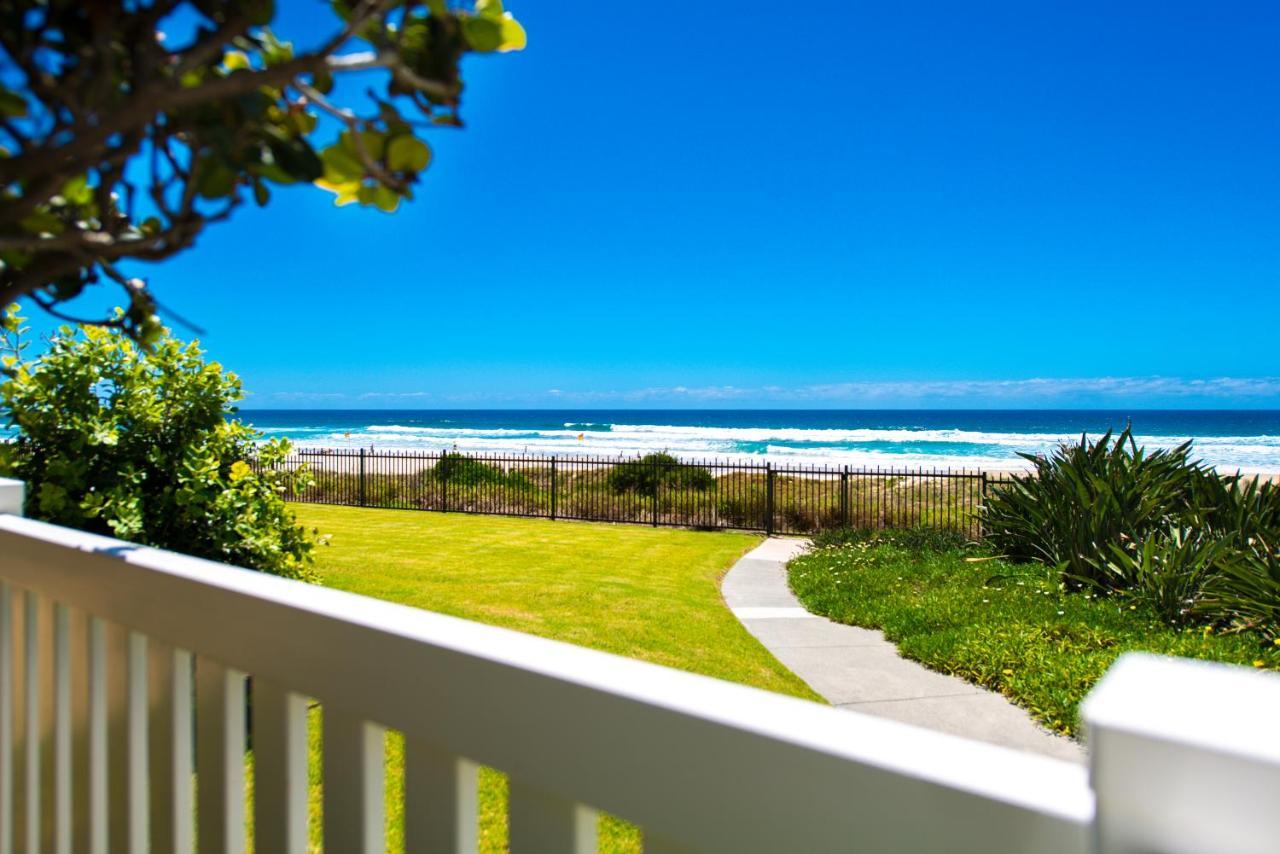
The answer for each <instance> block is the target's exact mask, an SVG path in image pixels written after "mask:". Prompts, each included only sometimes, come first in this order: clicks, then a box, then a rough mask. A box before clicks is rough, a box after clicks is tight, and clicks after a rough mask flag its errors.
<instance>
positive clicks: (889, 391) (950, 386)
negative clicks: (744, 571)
mask: <svg viewBox="0 0 1280 854" xmlns="http://www.w3.org/2000/svg"><path fill="white" fill-rule="evenodd" d="M260 398H265V399H270V400H277V401H280V402H282V403H301V402H308V401H313V402H328V403H336V402H340V401H343V400H347V401H351V402H356V403H359V402H369V401H376V400H385V401H406V400H431V401H433V402H437V403H442V404H488V405H497V404H507V405H521V404H524V405H536V404H539V403H549V402H555V403H557V404H560V405H582V406H590V405H606V404H617V405H630V404H650V405H652V404H675V405H689V404H731V403H738V404H740V405H754V404H794V405H803V404H814V405H846V406H871V405H877V404H879V405H902V404H915V405H922V406H929V405H956V404H961V403H971V404H973V405H975V406H992V405H996V406H999V405H1005V406H1008V407H1010V408H1019V407H1026V406H1032V407H1034V406H1045V405H1049V404H1053V403H1061V404H1063V405H1070V406H1102V405H1108V404H1118V405H1130V406H1132V405H1151V404H1161V403H1163V404H1167V405H1178V404H1193V403H1194V404H1202V405H1211V404H1213V403H1222V404H1233V405H1239V404H1244V403H1250V404H1271V405H1274V404H1280V377H1210V378H1185V377H1163V376H1149V377H1078V378H1056V377H1032V378H1028V379H1014V380H887V381H881V380H856V381H850V382H835V383H813V384H806V385H798V386H784V385H776V384H775V385H762V386H736V385H707V386H692V387H691V386H685V385H675V386H651V387H646V388H637V389H584V390H578V391H575V390H571V389H564V388H552V389H547V390H546V391H542V392H530V393H513V392H482V391H476V392H464V393H451V394H440V393H433V392H428V391H408V392H366V393H363V394H354V395H348V394H342V393H337V392H306V391H289V392H274V393H271V394H267V395H262V396H260Z"/></svg>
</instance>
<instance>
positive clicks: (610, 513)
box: [280, 449, 1012, 539]
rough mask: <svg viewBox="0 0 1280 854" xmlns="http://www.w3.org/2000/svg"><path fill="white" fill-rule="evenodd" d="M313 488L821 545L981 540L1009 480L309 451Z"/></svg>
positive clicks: (378, 501)
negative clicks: (823, 537)
mask: <svg viewBox="0 0 1280 854" xmlns="http://www.w3.org/2000/svg"><path fill="white" fill-rule="evenodd" d="M280 465H281V466H283V467H284V468H287V469H289V470H294V471H296V470H298V469H300V468H302V467H304V466H305V467H306V470H307V471H308V472H309V473H310V475H311V478H312V480H313V481H314V483H313V484H312V485H311V486H310V487H308V488H307V489H305V490H303V491H302V492H300V493H297V494H293V495H290V499H291V500H295V501H302V502H309V503H314V504H342V505H349V506H357V507H384V508H392V509H402V510H435V511H441V512H450V513H486V514H495V515H503V516H537V517H543V518H548V519H582V520H591V521H597V522H630V523H635V524H647V525H654V526H658V525H666V526H677V527H687V528H710V529H722V528H736V529H745V530H753V531H765V532H767V533H770V534H812V533H814V532H816V531H819V530H822V529H826V528H838V527H858V528H908V527H921V526H927V527H935V528H943V529H948V530H953V531H957V532H959V533H962V534H964V535H966V536H969V537H971V538H974V539H978V538H980V537H981V536H982V530H981V525H980V523H979V520H978V515H977V511H978V508H979V506H980V505H981V503H982V501H983V499H984V497H985V496H986V495H987V494H988V493H989V491H990V490H991V489H993V488H998V487H999V485H1000V484H1001V483H1008V482H1010V481H1011V479H1012V476H1011V475H1008V474H1003V473H1001V474H994V473H989V472H982V471H952V470H940V469H880V468H876V469H859V468H851V467H849V466H821V465H785V466H775V465H773V464H772V463H752V462H726V461H719V460H701V461H691V460H683V461H674V460H670V459H667V458H663V457H654V456H651V457H641V458H625V459H618V458H602V457H553V456H523V455H470V454H460V453H457V452H448V451H446V452H437V453H429V452H422V451H406V452H398V451H378V452H373V451H368V450H364V449H359V450H353V449H303V450H298V451H295V452H294V453H293V454H292V455H291V456H290V457H289V458H288V459H287V460H286V461H285V462H283V463H282V464H280Z"/></svg>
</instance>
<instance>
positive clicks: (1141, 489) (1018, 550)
mask: <svg viewBox="0 0 1280 854" xmlns="http://www.w3.org/2000/svg"><path fill="white" fill-rule="evenodd" d="M1190 453H1191V443H1190V442H1187V443H1185V444H1183V445H1179V446H1178V447H1176V448H1173V449H1161V450H1156V451H1152V452H1148V451H1146V450H1145V449H1143V448H1140V447H1138V445H1137V443H1136V442H1135V441H1134V439H1133V434H1132V432H1131V431H1130V430H1129V429H1128V428H1126V429H1125V430H1124V431H1123V432H1121V433H1120V434H1119V435H1117V436H1115V437H1114V439H1113V438H1112V433H1111V432H1110V431H1108V432H1107V433H1106V434H1105V435H1103V436H1102V437H1101V438H1099V439H1097V440H1096V441H1091V440H1090V439H1089V438H1088V437H1087V436H1082V437H1081V439H1080V442H1079V443H1078V444H1074V445H1063V446H1060V447H1059V448H1057V449H1056V450H1055V451H1054V452H1053V453H1052V454H1050V455H1049V456H1048V457H1041V456H1033V455H1031V454H1023V455H1022V456H1023V457H1024V458H1026V459H1027V460H1028V461H1030V462H1031V463H1032V464H1033V465H1034V467H1035V471H1034V474H1030V475H1027V476H1022V477H1017V478H1015V479H1014V481H1013V482H1012V483H1011V484H1009V485H1008V486H1004V487H1002V488H1000V489H999V490H997V491H994V492H993V493H992V494H991V495H990V496H989V497H988V498H987V500H986V502H984V504H983V506H982V507H981V509H980V513H981V515H982V522H983V529H984V530H985V531H986V534H987V537H988V539H989V541H990V542H991V544H992V545H993V546H994V547H995V548H996V549H998V550H1000V551H1002V552H1004V553H1005V554H1007V555H1008V556H1010V557H1013V558H1017V559H1023V560H1037V561H1041V562H1043V563H1046V564H1049V565H1050V566H1053V567H1056V568H1057V569H1058V570H1059V571H1060V572H1061V573H1062V576H1063V579H1064V580H1065V581H1067V582H1068V583H1069V584H1071V585H1073V586H1080V585H1088V584H1093V585H1098V586H1101V587H1108V588H1110V587H1113V586H1115V582H1116V577H1115V575H1114V573H1112V572H1110V571H1109V570H1108V569H1107V566H1106V561H1107V560H1108V559H1110V558H1111V557H1112V556H1113V554H1114V552H1113V548H1120V549H1125V548H1126V547H1127V546H1129V545H1130V544H1135V543H1140V542H1142V541H1143V540H1144V539H1145V538H1146V536H1147V534H1148V533H1149V532H1151V531H1155V530H1159V529H1167V528H1168V527H1169V525H1170V524H1171V523H1174V522H1176V521H1177V520H1178V519H1179V518H1180V517H1181V516H1182V515H1183V514H1184V513H1185V512H1186V510H1187V509H1188V507H1190V506H1191V497H1192V495H1193V493H1194V490H1195V486H1196V484H1197V483H1198V482H1199V481H1200V480H1201V479H1202V478H1204V477H1206V475H1210V474H1211V472H1209V470H1207V469H1206V468H1205V467H1204V466H1203V464H1201V463H1200V462H1198V461H1193V460H1192V459H1191V457H1190Z"/></svg>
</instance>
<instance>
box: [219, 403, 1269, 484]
mask: <svg viewBox="0 0 1280 854" xmlns="http://www.w3.org/2000/svg"><path fill="white" fill-rule="evenodd" d="M241 417H242V418H243V419H244V420H245V421H247V422H249V423H251V424H253V425H254V426H255V427H257V428H258V429H260V430H262V431H263V432H264V433H265V434H266V435H267V436H269V437H273V436H287V437H289V438H290V439H292V440H294V441H295V442H296V443H297V444H299V445H304V446H308V447H331V448H354V447H365V448H370V447H371V448H373V449H374V450H407V449H423V450H432V451H439V450H442V449H455V448H456V449H457V450H460V451H464V452H473V453H477V452H484V453H494V452H501V453H530V454H535V453H536V454H560V455H564V454H582V455H592V456H608V457H618V456H633V455H637V454H645V453H649V452H652V451H667V452H669V453H671V454H674V455H676V456H679V457H682V458H687V459H701V458H718V459H744V458H750V459H756V460H763V459H770V460H775V461H778V462H780V463H781V462H787V463H795V462H803V463H829V464H849V465H857V466H912V467H915V466H938V467H953V468H977V467H983V468H988V469H1009V468H1018V467H1023V466H1025V461H1024V460H1022V458H1021V457H1019V456H1018V453H1019V452H1024V453H1040V452H1044V451H1047V450H1050V449H1051V448H1053V447H1054V446H1056V445H1057V444H1059V443H1062V442H1071V441H1076V440H1078V439H1079V438H1080V435H1081V434H1082V433H1088V434H1090V435H1101V434H1102V433H1104V432H1105V431H1107V430H1109V429H1110V430H1119V429H1123V428H1124V426H1125V425H1126V424H1131V425H1132V427H1133V431H1134V434H1135V436H1136V437H1137V441H1138V443H1139V444H1141V445H1144V446H1146V447H1148V448H1152V449H1154V448H1159V447H1172V446H1175V445H1178V444H1181V443H1182V442H1185V441H1187V440H1188V439H1190V440H1193V441H1194V445H1193V448H1194V454H1195V455H1196V456H1197V457H1199V458H1201V459H1203V460H1205V461H1206V462H1208V463H1210V464H1212V465H1216V466H1218V467H1220V468H1223V469H1237V468H1239V469H1244V470H1247V471H1265V472H1280V410H1263V411H1239V410H1220V411H1204V410H1135V411H1127V412H1126V411H1118V410H1117V411H1104V410H1059V411H1054V410H968V411H965V410H936V409H930V410H902V409H894V410H843V411H841V410H725V409H714V410H690V409H680V410H654V409H644V410H546V409H540V410H372V409H361V410H332V409H327V410H252V409H246V410H243V411H242V412H241Z"/></svg>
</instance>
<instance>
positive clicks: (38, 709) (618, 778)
mask: <svg viewBox="0 0 1280 854" xmlns="http://www.w3.org/2000/svg"><path fill="white" fill-rule="evenodd" d="M247 680H251V684H252V744H253V777H254V785H253V794H252V798H251V799H246V796H245V777H246V768H245V734H246V712H245V709H246V704H245V697H246V682H247ZM312 701H318V702H319V703H320V704H321V706H322V708H323V778H324V785H323V840H324V847H325V850H326V851H328V852H331V854H333V852H382V851H384V850H386V849H385V841H384V838H383V828H384V815H383V804H384V795H385V793H384V791H383V789H384V774H383V738H382V735H383V732H384V730H385V729H394V730H398V731H400V732H401V733H403V734H404V737H405V778H404V792H403V798H404V815H405V847H406V849H407V850H408V851H410V852H419V851H424V852H425V851H432V852H435V851H442V852H443V851H449V852H454V851H472V850H474V849H475V847H476V841H477V830H476V828H477V815H476V768H477V766H478V765H489V766H493V767H495V768H497V769H499V770H502V771H504V772H507V773H508V774H509V775H510V781H511V783H510V803H509V810H510V815H509V818H510V844H511V849H512V850H513V851H516V852H523V851H589V850H594V846H595V811H596V810H603V811H607V812H609V813H613V814H615V815H618V816H620V817H622V818H625V819H628V820H630V821H632V822H635V823H636V824H638V825H639V826H640V827H641V828H642V829H643V832H644V840H645V849H646V850H647V851H735V852H736V851H748V852H750V851H759V852H790V851H805V852H807V851H835V850H842V851H845V850H857V851H860V852H888V851H895V852H896V851H973V852H978V851H982V852H1001V851H1007V852H1089V851H1108V852H1111V851H1117V852H1118V851H1140V850H1141V851H1147V850H1159V851H1168V852H1177V851H1208V850H1233V851H1264V850H1275V848H1274V846H1275V844H1276V840H1277V839H1280V810H1276V809H1275V804H1276V803H1277V801H1278V800H1280V739H1278V737H1277V732H1280V730H1277V728H1276V726H1275V720H1276V712H1277V711H1280V679H1276V678H1274V677H1267V676H1263V675H1260V674H1255V673H1251V672H1241V671H1239V670H1238V669H1231V668H1217V667H1210V666H1204V665H1200V666H1196V665H1190V664H1185V663H1180V662H1179V663H1169V662H1165V661H1160V660H1157V659H1143V658H1133V659H1128V660H1126V661H1124V662H1122V663H1121V665H1119V666H1118V667H1117V668H1116V670H1115V671H1114V672H1113V673H1112V674H1110V675H1108V676H1107V678H1106V679H1105V680H1104V682H1103V684H1102V685H1101V686H1100V687H1099V688H1098V689H1097V691H1095V694H1094V696H1093V697H1091V699H1090V702H1089V706H1088V713H1087V714H1088V716H1089V720H1090V734H1091V745H1092V752H1091V763H1092V779H1090V775H1089V772H1088V771H1086V769H1084V768H1081V767H1079V766H1076V765H1073V764H1071V763H1067V762H1062V761H1058V760H1053V759H1048V758H1043V757H1039V756H1033V755H1029V754H1022V753H1017V752H1014V751H1010V750H1007V749H1003V748H998V747H994V746H990V745H985V744H980V743H977V742H971V741H966V740H964V739H959V738H955V737H952V736H948V735H944V734H940V733H935V732H930V731H926V730H921V729H916V728H913V727H910V726H906V725H903V724H898V723H895V722H891V721H887V720H883V719H878V718H873V717H868V716H863V715H858V714H852V713H849V712H844V711H837V710H834V709H830V708H826V707H823V706H820V705H817V704H814V703H808V702H803V701H800V700H794V699H790V698H787V697H782V696H779V695H775V694H770V693H766V692H762V691H757V690H754V689H751V688H745V687H742V686H738V685H732V684H729V683H725V682H720V681H717V680H713V679H707V678H703V677H699V676H694V675H691V674H687V673H682V672H677V671H674V670H669V669H666V668H662V667H657V666H654V665H650V664H645V663H642V662H638V661H632V660H629V659H625V658H619V657H616V656H612V655H606V654H604V653H599V652H594V651H591V650H586V649H581V648H577V647H573V646H569V645H566V644H562V643H556V642H553V641H548V640H543V639H539V638H534V637H530V636H526V635H522V634H518V633H515V632H510V631H505V630H502V629H497V628H492V627H488V626H483V625H478V624H475V623H470V622H466V621H463V620H458V619H454V618H450V617H445V616H441V615H438V614H432V613H428V612H423V611H419V610H415V609H411V608H406V607H402V606H398V605H393V604H389V603H385V602H379V601H375V600H372V599H366V598H364V597H360V596H355V595H351V594H347V593H342V592H338V591H335V590H328V589H325V588H322V587H315V586H309V585H305V584H300V583H297V582H291V581H286V580H282V579H278V578H273V577H270V576H266V575H262V574H259V573H255V572H249V571H246V570H241V569H234V568H231V567H227V566H223V565H220V564H216V563H210V562H207V561H202V560H197V559H194V558H188V557H183V556H180V555H176V554H172V553H168V552H163V551H158V550H154V549H147V548H140V547H136V546H133V545H130V544H127V543H122V542H119V541H116V540H111V539H108V538H104V537H98V536H93V535H89V534H84V533H80V532H76V531H71V530H67V529H64V528H58V527H55V526H51V525H47V524H43V523H40V522H35V521H31V520H26V519H20V518H17V517H14V516H0V854H11V852H34V851H54V852H62V851H77V852H79V851H87V852H98V851H108V850H109V851H112V852H116V851H120V852H144V851H152V852H189V851H192V850H199V851H200V852H202V854H203V853H204V852H224V851H225V852H238V851H243V850H244V849H245V845H246V839H245V836H246V833H245V827H246V815H245V810H246V809H250V810H252V812H253V835H254V843H255V848H256V850H257V851H258V852H262V854H274V852H286V853H288V852H304V851H306V850H307V848H308V840H307V832H308V815H307V811H308V798H307V786H308V779H307V750H308V733H307V728H308V725H309V724H308V713H307V706H308V704H309V703H310V702H312ZM193 780H194V781H196V785H194V786H193V784H192V783H193ZM246 800H251V803H250V804H249V806H248V807H246ZM197 815H198V816H199V821H198V822H197V821H196V816H197Z"/></svg>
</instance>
